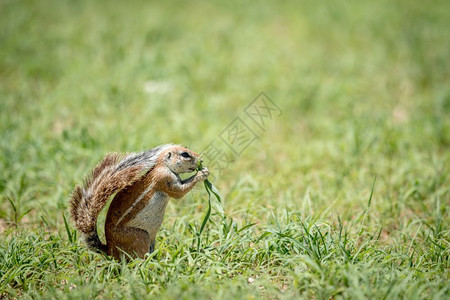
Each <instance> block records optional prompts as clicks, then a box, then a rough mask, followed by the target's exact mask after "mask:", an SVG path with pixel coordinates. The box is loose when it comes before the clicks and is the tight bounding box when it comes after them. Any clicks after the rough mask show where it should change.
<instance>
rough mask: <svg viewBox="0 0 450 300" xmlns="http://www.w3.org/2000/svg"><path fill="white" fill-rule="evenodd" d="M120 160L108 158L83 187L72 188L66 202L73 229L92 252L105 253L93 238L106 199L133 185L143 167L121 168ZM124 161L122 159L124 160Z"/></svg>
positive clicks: (121, 162) (94, 170)
mask: <svg viewBox="0 0 450 300" xmlns="http://www.w3.org/2000/svg"><path fill="white" fill-rule="evenodd" d="M121 158H123V156H121V155H120V154H117V153H113V154H108V155H106V156H105V158H103V160H102V161H101V162H100V163H99V164H98V165H97V166H96V167H95V168H94V169H93V170H92V172H91V173H90V174H89V176H88V177H87V178H86V179H85V181H84V184H83V186H82V187H81V186H76V187H75V189H74V191H73V192H72V196H71V199H70V215H71V217H72V220H73V221H74V223H75V227H76V228H77V229H78V230H79V231H81V232H82V233H83V237H84V239H85V242H86V244H87V245H88V247H89V248H91V249H92V250H95V251H106V245H104V244H102V243H101V242H100V239H99V237H98V234H97V217H98V215H99V213H100V211H101V210H102V209H103V207H104V206H105V204H106V202H107V201H108V199H109V197H110V196H111V195H113V194H114V193H116V192H118V191H120V190H121V189H123V188H125V187H127V186H128V185H130V184H132V183H133V182H135V181H136V180H137V179H139V177H140V176H141V175H142V172H143V167H144V166H143V165H139V164H135V165H128V166H124V165H123V162H124V160H121ZM125 159H126V158H125Z"/></svg>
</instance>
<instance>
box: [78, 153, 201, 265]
mask: <svg viewBox="0 0 450 300" xmlns="http://www.w3.org/2000/svg"><path fill="white" fill-rule="evenodd" d="M183 152H186V153H188V154H189V158H186V157H183V156H182V153H183ZM185 155H186V154H185ZM120 159H121V156H120V155H118V154H110V155H107V156H106V157H105V158H104V159H103V161H102V162H101V163H100V164H98V165H97V166H96V167H95V168H94V170H93V171H92V172H91V175H90V176H89V177H88V178H87V179H86V181H85V185H84V187H83V188H81V187H79V186H77V187H76V188H75V190H74V192H73V193H72V199H71V201H70V206H71V210H70V211H71V215H72V219H73V220H74V222H75V225H76V227H77V229H79V230H80V231H81V232H82V233H84V234H85V238H86V241H87V243H88V245H90V247H91V248H95V249H96V250H100V251H104V252H106V253H107V254H109V255H112V256H114V257H115V258H117V259H119V258H120V257H121V256H122V255H124V254H126V255H127V256H129V257H140V258H142V257H144V256H145V254H146V253H148V252H152V251H153V249H154V245H155V237H156V232H157V231H158V230H159V226H160V225H161V223H162V220H163V216H164V210H165V207H166V204H167V201H168V198H169V197H172V198H181V197H183V196H184V195H185V194H186V193H188V192H189V191H190V190H191V189H192V188H193V187H194V186H195V184H196V183H197V182H199V181H201V180H205V179H206V178H207V176H208V175H209V172H208V170H207V169H206V168H205V169H204V170H201V171H199V172H198V173H197V174H195V175H193V176H192V177H190V178H189V179H187V180H184V181H182V180H181V179H180V177H179V176H178V174H181V173H187V172H192V171H193V170H195V168H196V166H197V161H198V154H196V153H195V152H193V151H190V150H188V149H186V148H184V147H181V146H177V145H173V146H170V145H169V147H166V148H164V149H163V151H161V152H160V153H159V156H158V157H157V159H156V163H155V164H154V166H153V167H152V168H151V169H150V170H147V172H145V174H144V175H142V171H143V169H142V167H140V166H139V165H135V164H134V163H133V164H130V165H129V166H128V167H126V168H117V165H118V163H119V161H120ZM89 192H91V194H89ZM116 192H117V194H116V196H115V197H114V199H113V201H112V202H111V205H110V207H109V210H108V213H107V217H106V223H105V235H106V245H103V244H101V242H100V240H99V239H98V236H97V233H96V228H95V227H96V221H97V217H98V214H99V213H100V211H101V209H102V208H103V207H104V205H105V204H106V202H107V200H108V199H109V197H110V196H111V195H112V194H114V193H116ZM129 224H132V225H133V226H129Z"/></svg>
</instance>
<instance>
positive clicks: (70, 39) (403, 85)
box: [0, 0, 450, 275]
mask: <svg viewBox="0 0 450 300" xmlns="http://www.w3.org/2000/svg"><path fill="white" fill-rule="evenodd" d="M449 28H450V2H449V1H444V0H443V1H439V0H437V1H428V2H423V1H412V0H411V1H410V0H401V1H387V0H382V1H356V0H355V1H353V0H351V1H340V2H336V1H321V2H318V1H252V2H244V3H243V2H241V1H195V2H194V1H192V2H182V1H161V2H153V1H134V0H129V1H125V2H119V1H117V2H116V1H49V0H44V1H31V0H29V1H13V0H2V1H0V120H1V121H0V130H1V131H0V132H1V139H0V170H1V172H0V197H1V198H0V199H1V202H0V228H1V231H2V232H3V235H4V236H5V237H11V235H13V234H14V231H15V230H17V229H21V230H24V231H26V232H33V231H36V230H37V229H38V228H39V227H41V226H43V225H44V223H45V222H47V226H50V228H53V229H62V228H64V225H63V224H64V223H63V219H62V214H63V212H66V210H67V207H68V197H69V194H70V192H71V190H72V188H73V187H74V185H75V184H79V183H80V182H81V180H82V178H83V177H84V176H85V175H86V174H87V172H88V171H89V170H90V168H92V167H93V166H94V165H95V163H96V162H98V161H99V160H100V159H101V158H102V156H103V155H104V154H105V153H106V152H111V151H123V152H129V151H139V150H142V149H146V148H152V147H154V146H156V145H159V144H164V143H170V142H173V143H180V144H183V145H186V146H188V147H190V148H191V149H193V150H195V151H201V150H202V149H204V148H205V147H206V146H207V145H208V144H209V143H210V142H211V141H215V140H217V138H218V136H219V134H220V133H221V132H222V131H223V130H224V129H225V128H226V126H227V125H228V124H229V123H230V122H231V121H232V120H233V119H234V118H236V117H245V114H244V109H245V107H246V106H247V105H248V104H249V103H250V102H251V101H252V100H253V99H254V98H255V97H256V96H257V95H258V94H259V93H260V92H262V91H264V92H265V93H266V94H267V95H268V96H269V97H270V98H271V99H272V100H273V102H274V103H276V104H277V105H278V106H279V107H280V108H281V109H282V111H283V113H282V115H281V116H279V117H274V118H273V120H271V121H270V122H269V123H268V127H267V129H266V131H265V132H257V133H258V135H260V138H259V139H258V140H257V141H255V142H254V143H253V144H252V145H251V146H250V147H249V148H248V149H247V150H246V151H245V152H244V153H242V155H241V156H239V157H236V158H235V162H234V163H232V164H231V165H230V167H229V168H228V169H227V170H225V171H223V172H221V173H220V176H216V180H215V185H216V186H217V188H218V189H219V190H220V191H221V193H222V194H223V196H224V197H225V203H224V209H225V212H226V213H227V215H229V216H231V217H233V218H235V219H236V220H238V221H239V220H247V221H248V222H257V223H258V224H260V225H263V224H265V223H266V222H269V221H268V220H269V219H270V216H271V214H273V213H275V214H276V213H277V212H279V211H283V210H285V209H287V210H289V211H299V212H300V214H301V215H302V216H303V217H307V216H315V217H317V218H320V219H323V220H326V221H327V222H329V223H332V224H335V223H336V222H337V221H336V218H337V216H340V218H341V219H342V220H344V221H345V222H349V223H351V222H357V220H355V215H356V214H358V213H359V212H361V211H363V210H364V209H365V208H366V206H367V200H368V198H369V194H370V192H371V188H372V183H373V181H374V178H375V177H376V183H375V187H374V191H373V200H372V207H371V209H372V210H371V212H370V218H369V219H368V223H367V224H368V225H367V226H368V227H370V228H378V226H381V227H383V230H384V231H383V235H382V236H383V238H384V240H385V242H386V243H387V244H394V245H397V246H399V247H400V246H401V245H403V244H405V243H407V242H406V241H400V240H397V238H398V237H399V236H402V235H403V234H406V233H405V232H407V235H408V236H412V235H413V234H414V232H416V230H418V229H417V228H418V227H417V226H418V225H417V224H419V223H424V224H433V222H435V220H436V218H437V217H436V216H438V218H443V220H444V221H445V222H443V224H445V228H444V229H445V230H446V231H445V237H447V238H448V213H447V207H448V205H449V204H450V203H449V198H450V197H449V183H450V181H449V175H448V174H449V163H450V151H449V146H450V117H449V116H450V59H449V57H450V56H449V53H450V52H449V49H450V34H449ZM211 171H212V172H213V174H214V169H212V170H211ZM216 175H217V174H216ZM203 193H204V192H203V190H202V188H200V189H197V190H196V191H194V192H193V193H192V194H191V195H189V196H187V197H185V198H186V199H184V200H182V201H180V202H176V203H177V204H176V205H170V206H169V208H168V212H167V217H166V220H165V224H166V225H163V226H166V227H169V226H170V224H172V223H173V222H174V221H175V220H177V219H179V218H180V217H186V216H187V217H188V218H192V219H195V220H201V218H202V216H203V213H204V212H205V210H206V207H205V206H204V204H205V195H204V194H203ZM436 214H437V215H436ZM44 221H45V222H44ZM416 225H417V226H416ZM420 228H421V229H420V230H425V229H424V228H427V226H423V227H420ZM419 232H420V231H419ZM2 239H3V238H2ZM447 264H448V257H447ZM447 266H448V265H447ZM447 275H448V273H447Z"/></svg>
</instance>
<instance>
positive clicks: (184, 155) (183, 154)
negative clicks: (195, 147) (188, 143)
mask: <svg viewBox="0 0 450 300" xmlns="http://www.w3.org/2000/svg"><path fill="white" fill-rule="evenodd" d="M181 156H183V157H186V158H189V157H191V156H190V155H189V153H187V152H183V153H181Z"/></svg>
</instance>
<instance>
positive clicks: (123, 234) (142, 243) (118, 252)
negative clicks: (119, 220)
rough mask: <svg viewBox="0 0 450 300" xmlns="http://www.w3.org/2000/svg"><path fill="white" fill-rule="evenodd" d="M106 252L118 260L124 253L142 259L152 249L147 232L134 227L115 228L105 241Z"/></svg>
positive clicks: (152, 245)
mask: <svg viewBox="0 0 450 300" xmlns="http://www.w3.org/2000/svg"><path fill="white" fill-rule="evenodd" d="M107 245H108V248H109V249H108V250H109V251H108V252H109V254H110V255H112V256H114V257H115V258H116V259H118V260H120V259H121V257H122V256H124V255H125V254H124V253H126V254H127V255H129V256H131V257H132V258H137V257H138V258H144V256H145V254H146V253H148V252H149V249H151V248H152V247H153V248H154V241H153V244H152V243H151V242H150V236H149V235H148V233H147V231H145V230H143V229H140V228H135V227H116V228H115V229H114V231H113V232H111V234H110V235H109V239H108V241H107Z"/></svg>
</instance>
